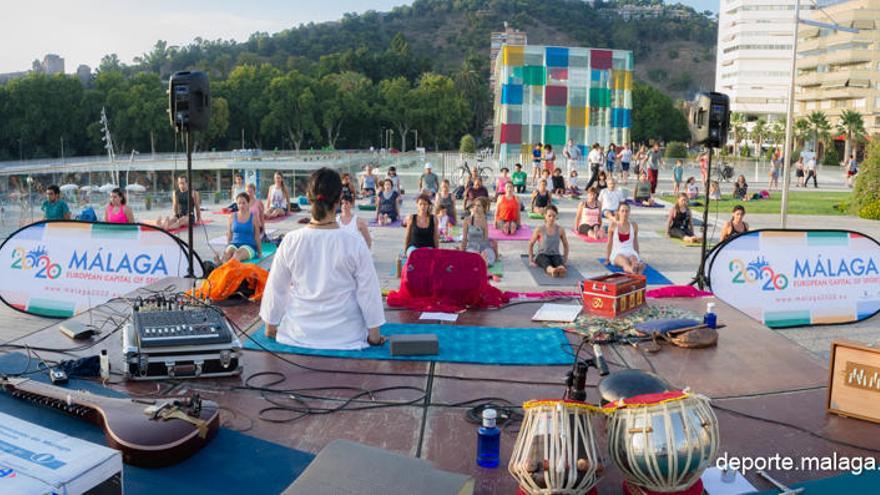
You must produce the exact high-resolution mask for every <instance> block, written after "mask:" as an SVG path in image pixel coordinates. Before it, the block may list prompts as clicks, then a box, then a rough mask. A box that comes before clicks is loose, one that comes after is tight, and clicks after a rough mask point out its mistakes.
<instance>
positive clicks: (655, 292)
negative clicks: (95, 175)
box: [645, 285, 712, 299]
mask: <svg viewBox="0 0 880 495" xmlns="http://www.w3.org/2000/svg"><path fill="white" fill-rule="evenodd" d="M711 295H712V293H711V292H706V291H704V290H700V289H697V288H696V287H694V286H693V285H667V286H666V287H660V288H659V289H651V290H649V291H647V292H645V297H650V298H653V299H664V298H667V297H688V298H694V297H709V296H711Z"/></svg>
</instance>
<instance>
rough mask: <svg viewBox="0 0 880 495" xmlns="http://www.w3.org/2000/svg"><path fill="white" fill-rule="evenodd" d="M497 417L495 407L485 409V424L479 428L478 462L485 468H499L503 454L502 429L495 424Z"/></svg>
mask: <svg viewBox="0 0 880 495" xmlns="http://www.w3.org/2000/svg"><path fill="white" fill-rule="evenodd" d="M497 417H498V413H497V412H495V410H494V409H484V410H483V426H481V427H480V429H479V430H477V464H478V465H480V466H482V467H484V468H497V467H498V461H499V458H500V456H501V430H499V429H498V427H497V426H495V419H496V418H497Z"/></svg>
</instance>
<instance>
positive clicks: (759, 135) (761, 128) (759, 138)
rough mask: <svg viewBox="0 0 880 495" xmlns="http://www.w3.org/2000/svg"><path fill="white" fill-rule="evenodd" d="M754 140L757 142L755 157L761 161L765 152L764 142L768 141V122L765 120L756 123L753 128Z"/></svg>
mask: <svg viewBox="0 0 880 495" xmlns="http://www.w3.org/2000/svg"><path fill="white" fill-rule="evenodd" d="M751 134H752V139H753V140H754V141H755V157H756V158H757V159H758V161H761V153H762V152H763V151H764V149H763V147H764V140H765V139H767V122H766V121H765V120H764V119H758V120H756V121H755V125H754V126H753V127H752V133H751Z"/></svg>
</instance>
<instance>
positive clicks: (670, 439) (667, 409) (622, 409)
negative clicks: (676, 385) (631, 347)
mask: <svg viewBox="0 0 880 495" xmlns="http://www.w3.org/2000/svg"><path fill="white" fill-rule="evenodd" d="M606 412H609V417H608V423H607V427H608V450H609V452H610V455H611V459H612V460H613V461H614V463H615V464H616V465H617V467H618V468H620V470H621V471H622V472H623V475H624V478H625V479H626V481H627V483H628V484H631V485H636V486H638V487H641V488H644V489H646V490H650V491H653V492H661V493H670V492H680V491H684V490H686V489H688V488H689V487H691V486H693V485H694V484H695V483H697V482H698V480H699V478H700V476H701V475H702V474H703V471H705V470H706V468H708V467H709V465H710V463H711V462H712V461H713V460H714V459H715V454H716V452H717V450H718V442H719V435H718V420H717V418H716V417H715V413H713V412H712V408H711V407H710V406H709V399H708V398H706V397H704V396H701V395H695V394H690V393H688V392H687V391H675V392H664V393H658V394H646V395H640V396H636V397H630V398H627V399H622V400H620V401H617V402H614V403H611V404H608V405H607V406H606Z"/></svg>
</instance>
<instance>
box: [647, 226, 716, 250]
mask: <svg viewBox="0 0 880 495" xmlns="http://www.w3.org/2000/svg"><path fill="white" fill-rule="evenodd" d="M657 234H658V235H659V236H660V237H663V238H666V239H669V240H670V241H675V242H678V243H679V244H681V245H682V246H684V247H696V248H698V247H700V246H702V245H703V244H702V241H700V242H684V240H683V239H679V238H678V237H669V236H668V235H667V234H666V232H665V231H663V230H658V231H657ZM696 235H697V237H698V238H700V239H702V237H701V235H702V234H701V233H699V232H698V233H697V234H696ZM713 247H715V243H714V242H707V243H706V249H712V248H713Z"/></svg>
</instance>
